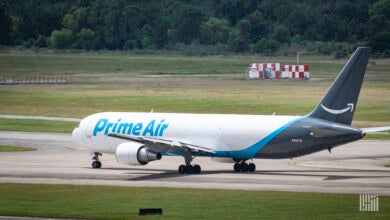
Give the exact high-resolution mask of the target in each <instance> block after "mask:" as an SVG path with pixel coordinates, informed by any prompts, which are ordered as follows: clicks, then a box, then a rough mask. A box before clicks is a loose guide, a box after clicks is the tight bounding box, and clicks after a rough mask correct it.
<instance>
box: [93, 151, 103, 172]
mask: <svg viewBox="0 0 390 220" xmlns="http://www.w3.org/2000/svg"><path fill="white" fill-rule="evenodd" d="M93 154H94V156H93V157H92V160H93V162H92V168H94V169H96V168H100V167H102V163H101V162H100V161H99V156H102V153H99V152H93Z"/></svg>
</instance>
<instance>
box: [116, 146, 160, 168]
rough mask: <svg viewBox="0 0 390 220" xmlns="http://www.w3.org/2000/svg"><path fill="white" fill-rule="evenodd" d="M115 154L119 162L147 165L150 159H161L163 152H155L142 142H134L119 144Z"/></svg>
mask: <svg viewBox="0 0 390 220" xmlns="http://www.w3.org/2000/svg"><path fill="white" fill-rule="evenodd" d="M115 156H116V160H117V161H118V163H120V164H125V165H134V166H137V165H146V164H147V163H149V162H150V161H154V160H160V159H161V153H158V152H157V153H156V152H153V151H151V150H149V149H147V148H145V147H144V146H143V145H142V144H138V143H132V142H126V143H122V144H120V145H118V147H117V148H116V152H115Z"/></svg>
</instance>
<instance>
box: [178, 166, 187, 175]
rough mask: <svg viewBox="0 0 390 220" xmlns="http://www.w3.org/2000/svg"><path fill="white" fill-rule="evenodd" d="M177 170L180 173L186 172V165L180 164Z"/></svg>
mask: <svg viewBox="0 0 390 220" xmlns="http://www.w3.org/2000/svg"><path fill="white" fill-rule="evenodd" d="M178 171H179V173H180V174H184V173H185V172H186V166H184V165H180V166H179V169H178Z"/></svg>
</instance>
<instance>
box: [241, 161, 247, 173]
mask: <svg viewBox="0 0 390 220" xmlns="http://www.w3.org/2000/svg"><path fill="white" fill-rule="evenodd" d="M240 168H241V172H243V173H246V172H248V164H247V163H245V162H242V163H240Z"/></svg>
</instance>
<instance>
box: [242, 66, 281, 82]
mask: <svg viewBox="0 0 390 220" xmlns="http://www.w3.org/2000/svg"><path fill="white" fill-rule="evenodd" d="M248 77H249V78H250V79H255V78H264V79H279V78H280V63H252V64H250V65H249V72H248Z"/></svg>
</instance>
